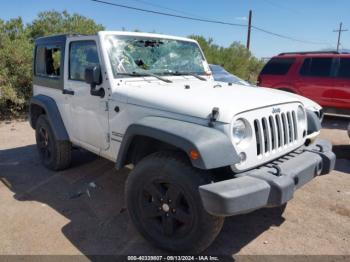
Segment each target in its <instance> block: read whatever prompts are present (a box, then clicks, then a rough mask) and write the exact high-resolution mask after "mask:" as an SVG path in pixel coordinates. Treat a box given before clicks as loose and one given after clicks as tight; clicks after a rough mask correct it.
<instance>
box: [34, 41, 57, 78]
mask: <svg viewBox="0 0 350 262" xmlns="http://www.w3.org/2000/svg"><path fill="white" fill-rule="evenodd" d="M60 71H61V49H60V47H57V46H37V48H36V54H35V75H36V76H46V77H59V76H60Z"/></svg>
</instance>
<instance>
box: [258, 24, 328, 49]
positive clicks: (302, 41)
mask: <svg viewBox="0 0 350 262" xmlns="http://www.w3.org/2000/svg"><path fill="white" fill-rule="evenodd" d="M252 28H254V29H255V30H258V31H260V32H263V33H265V34H269V35H273V36H277V37H280V38H285V39H288V40H291V41H295V42H300V43H305V44H313V45H329V44H330V43H327V42H313V41H307V40H301V39H297V38H294V37H290V36H286V35H282V34H279V33H274V32H271V31H268V30H266V29H263V28H261V27H257V26H254V25H252Z"/></svg>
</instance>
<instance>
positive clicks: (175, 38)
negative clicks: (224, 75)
mask: <svg viewBox="0 0 350 262" xmlns="http://www.w3.org/2000/svg"><path fill="white" fill-rule="evenodd" d="M98 35H100V36H105V35H117V36H118V35H120V36H140V37H150V38H163V39H164V38H165V39H173V40H179V41H187V42H194V43H197V41H196V40H193V39H190V38H186V37H178V36H172V35H163V34H153V33H141V32H127V31H100V32H98Z"/></svg>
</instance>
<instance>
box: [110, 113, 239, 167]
mask: <svg viewBox="0 0 350 262" xmlns="http://www.w3.org/2000/svg"><path fill="white" fill-rule="evenodd" d="M139 135H141V136H146V137H150V138H154V139H157V140H159V141H162V142H165V143H168V144H170V145H173V146H175V147H177V148H179V149H181V150H182V151H184V152H185V153H187V155H188V154H189V152H190V150H196V151H197V152H199V155H200V157H199V158H198V159H196V160H193V159H191V162H192V165H193V166H194V167H197V168H200V169H205V170H207V169H213V168H219V167H225V166H230V165H233V164H235V163H238V162H239V161H240V158H239V156H238V154H237V152H236V150H235V149H234V147H233V145H232V142H231V140H230V139H229V137H227V136H226V135H225V134H224V133H223V132H221V131H219V130H217V129H214V128H210V127H208V126H202V125H198V124H195V123H189V122H184V121H180V120H175V119H169V118H163V117H145V118H143V119H141V120H139V121H137V122H136V123H134V124H131V125H130V126H129V127H128V128H127V130H126V132H125V134H124V136H123V140H122V143H121V146H120V149H119V153H118V157H117V161H116V168H117V169H118V170H119V169H121V168H122V167H123V166H124V165H125V164H126V158H127V154H128V150H129V147H130V145H131V142H132V140H133V138H134V137H135V136H139Z"/></svg>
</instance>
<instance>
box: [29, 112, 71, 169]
mask: <svg viewBox="0 0 350 262" xmlns="http://www.w3.org/2000/svg"><path fill="white" fill-rule="evenodd" d="M35 138H36V145H37V149H38V152H39V156H40V159H41V162H42V163H43V165H44V166H45V167H47V168H48V169H51V170H55V171H58V170H62V169H65V168H67V167H69V165H70V163H71V154H72V152H71V151H72V144H71V143H70V142H69V141H58V140H57V139H56V137H55V135H54V133H53V131H52V128H51V126H50V124H49V121H48V120H47V117H46V115H41V116H39V118H38V120H37V122H36V126H35Z"/></svg>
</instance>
